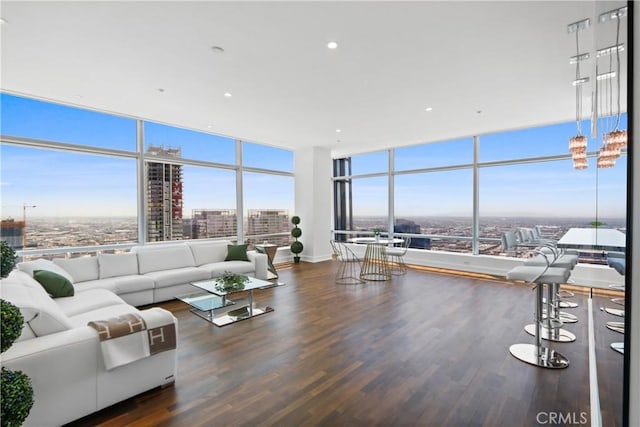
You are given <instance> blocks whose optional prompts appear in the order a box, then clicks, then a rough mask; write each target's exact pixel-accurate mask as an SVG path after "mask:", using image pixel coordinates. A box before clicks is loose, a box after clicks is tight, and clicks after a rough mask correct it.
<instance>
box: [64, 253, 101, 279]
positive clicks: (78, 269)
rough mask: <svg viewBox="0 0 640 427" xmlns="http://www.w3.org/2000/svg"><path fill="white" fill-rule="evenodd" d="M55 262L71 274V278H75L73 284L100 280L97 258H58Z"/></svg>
mask: <svg viewBox="0 0 640 427" xmlns="http://www.w3.org/2000/svg"><path fill="white" fill-rule="evenodd" d="M53 262H54V263H55V264H56V265H58V266H60V267H62V268H64V269H65V270H66V271H67V272H68V273H69V274H71V277H73V281H72V282H71V283H76V282H87V281H89V280H98V277H99V272H98V258H97V257H95V256H87V257H80V258H68V259H67V258H56V259H54V260H53Z"/></svg>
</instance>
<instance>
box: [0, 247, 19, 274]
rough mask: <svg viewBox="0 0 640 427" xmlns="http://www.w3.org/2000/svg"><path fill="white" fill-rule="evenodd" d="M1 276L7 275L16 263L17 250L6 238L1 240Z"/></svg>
mask: <svg viewBox="0 0 640 427" xmlns="http://www.w3.org/2000/svg"><path fill="white" fill-rule="evenodd" d="M0 257H1V258H0V277H7V276H8V275H9V273H11V270H13V267H15V265H16V251H14V250H13V248H12V247H11V246H9V244H8V243H7V242H5V241H4V240H3V241H2V242H0Z"/></svg>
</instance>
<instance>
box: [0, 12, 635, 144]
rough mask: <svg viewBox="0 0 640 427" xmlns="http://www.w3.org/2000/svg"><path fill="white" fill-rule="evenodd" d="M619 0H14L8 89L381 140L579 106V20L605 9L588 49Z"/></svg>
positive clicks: (192, 120)
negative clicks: (570, 27)
mask: <svg viewBox="0 0 640 427" xmlns="http://www.w3.org/2000/svg"><path fill="white" fill-rule="evenodd" d="M622 4H623V3H622V2H603V3H601V4H595V3H594V2H581V1H569V2H550V1H549V2H537V1H536V2H479V1H474V2H417V1H413V2H359V1H358V2H267V1H261V2H217V1H209V2H206V1H200V2H179V1H174V2H151V1H142V2H55V1H47V2H25V1H21V2H12V1H3V2H2V9H1V10H0V14H1V16H2V17H3V18H4V19H5V20H6V21H7V22H6V23H4V24H2V26H1V30H2V64H1V67H2V75H1V77H2V79H1V87H2V89H3V90H5V91H8V92H11V93H18V94H25V95H30V96H36V97H39V98H44V99H50V100H55V101H60V102H63V103H67V104H73V105H80V106H87V107H91V108H95V109H99V110H104V111H111V112H117V113H120V114H126V115H131V116H135V117H140V118H144V119H150V120H155V121H159V122H164V123H169V124H174V125H179V126H183V127H187V128H193V129H199V130H203V131H206V132H212V133H218V134H222V135H228V136H233V137H237V138H241V139H245V140H249V141H253V142H259V143H264V144H268V145H274V146H279V147H285V148H292V149H295V148H298V147H309V146H324V147H328V148H330V149H331V150H332V152H333V154H334V155H341V154H348V153H354V152H362V151H371V150H375V149H378V148H385V147H390V146H400V145H411V144H417V143H421V142H432V141H438V140H444V139H452V138H457V137H462V136H470V135H474V134H482V133H486V132H493V131H496V130H507V129H515V128H524V127H529V126H533V125H538V124H547V123H557V122H561V121H568V120H573V119H575V90H574V88H573V86H572V85H571V82H572V80H573V78H574V77H575V68H574V66H572V65H569V62H568V58H569V56H571V55H575V37H574V35H570V34H567V24H569V23H572V22H575V21H578V20H581V19H583V18H587V17H590V18H591V19H592V26H591V28H589V29H588V30H587V31H584V32H581V33H580V37H581V40H580V43H581V44H582V45H583V46H585V49H586V47H587V46H588V47H589V49H591V50H592V49H593V43H594V42H593V38H594V28H595V30H596V31H598V39H602V43H603V45H611V44H614V43H615V23H614V24H611V23H605V24H595V18H596V17H597V14H598V13H599V12H601V11H604V10H609V9H613V8H615V7H616V6H620V5H622ZM623 23H624V24H625V26H626V20H623ZM611 30H613V31H611ZM611 34H613V39H611ZM625 34H626V33H625ZM607 38H608V40H606V39H607ZM330 40H335V41H337V42H338V43H339V47H338V49H336V50H329V49H327V47H326V43H327V42H328V41H330ZM599 43H600V42H599ZM212 46H221V47H223V48H224V49H225V52H224V53H222V54H220V53H217V54H216V53H214V52H213V51H212V49H211V47H212ZM599 47H601V46H599ZM581 50H582V49H581ZM592 52H593V50H592ZM592 56H593V54H592ZM625 58H626V56H625ZM591 67H593V59H592V60H590V61H589V62H588V63H587V65H586V66H585V68H586V69H587V71H585V73H589V72H591V71H592V70H591ZM623 77H625V78H626V76H623ZM160 88H162V89H164V92H160V91H159V90H158V89H160ZM590 91H591V88H590V86H587V87H586V92H587V95H589V94H590ZM225 92H231V93H232V94H233V97H231V98H226V97H225V96H224V95H223V94H224V93H225ZM625 95H626V87H625V88H624V90H623V105H626V96H625ZM589 99H590V98H589V96H587V97H586V98H585V106H586V107H585V109H586V110H587V111H585V114H586V115H588V113H589V111H588V110H589V108H590V100H589ZM426 107H432V108H433V111H431V112H426V111H425V108H426ZM478 110H481V111H482V112H481V113H477V111H478ZM336 129H341V130H342V132H340V133H337V132H336ZM338 139H339V140H340V142H337V140H338Z"/></svg>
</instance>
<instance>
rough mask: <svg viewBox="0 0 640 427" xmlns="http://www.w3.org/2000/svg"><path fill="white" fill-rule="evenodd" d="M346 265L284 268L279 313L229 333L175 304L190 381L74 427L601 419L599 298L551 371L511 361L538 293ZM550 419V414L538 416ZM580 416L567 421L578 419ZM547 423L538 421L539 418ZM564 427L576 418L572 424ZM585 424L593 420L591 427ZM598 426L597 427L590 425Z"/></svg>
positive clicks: (270, 296) (524, 339)
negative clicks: (342, 274)
mask: <svg viewBox="0 0 640 427" xmlns="http://www.w3.org/2000/svg"><path fill="white" fill-rule="evenodd" d="M336 267H337V265H336V262H333V261H327V262H322V263H316V264H309V263H300V264H298V265H293V266H292V267H291V268H290V269H286V270H281V271H280V281H282V282H285V283H286V286H283V287H279V288H273V289H269V290H264V291H256V292H255V297H256V299H257V300H258V301H259V303H260V304H268V305H270V306H272V307H273V308H274V309H275V311H274V312H272V313H268V314H265V315H263V316H258V317H256V318H253V319H249V320H246V321H243V322H239V323H237V324H233V325H229V326H225V327H222V328H220V327H217V326H215V325H212V324H210V323H208V322H206V321H204V320H203V319H201V318H199V317H197V316H195V315H193V314H192V313H190V312H189V311H188V308H187V307H186V305H184V304H183V303H181V302H177V301H173V302H168V303H164V304H161V306H162V307H164V308H167V309H169V310H171V311H172V312H173V313H174V314H175V316H176V317H177V318H178V319H179V322H180V325H179V361H178V379H177V381H176V383H175V386H173V387H167V388H164V389H155V390H151V391H149V392H146V393H143V394H141V395H139V396H136V397H134V398H132V399H129V400H127V401H125V402H121V403H119V404H116V405H114V406H112V407H110V408H107V409H105V410H103V411H101V412H98V413H96V414H93V415H91V416H89V417H86V418H84V419H82V420H79V421H77V422H75V423H73V424H72V425H74V426H89V425H91V426H94V425H99V426H123V425H132V426H150V425H154V426H156V425H158V426H268V425H278V426H313V425H325V426H535V425H538V424H539V423H540V422H541V421H542V422H544V421H545V420H548V418H545V417H546V416H547V415H546V414H548V413H551V412H554V413H561V414H564V416H565V417H566V416H571V417H572V419H573V420H575V421H577V423H578V424H579V423H580V421H581V414H582V413H584V414H586V415H585V416H586V417H587V418H588V417H589V414H590V412H589V411H590V408H589V383H588V357H587V308H586V307H587V303H586V301H587V300H586V296H585V295H576V297H575V298H574V299H573V300H574V301H576V302H578V303H579V304H580V307H578V308H576V309H572V311H571V312H572V313H574V314H576V315H577V316H578V317H579V318H580V321H579V322H578V323H576V324H572V325H567V326H566V328H567V329H569V330H570V331H572V332H573V333H575V334H576V335H577V337H578V339H577V341H576V342H574V343H568V344H552V347H553V348H556V349H558V350H560V351H561V352H562V353H563V354H564V355H566V356H567V357H568V358H569V359H570V362H571V364H570V366H569V368H567V369H564V370H557V371H553V370H543V369H539V368H536V367H533V366H529V365H526V364H524V363H522V362H520V361H518V360H517V359H515V358H514V357H512V356H511V355H510V354H509V346H510V345H511V344H515V343H533V337H531V336H529V335H528V334H527V333H526V332H524V330H523V326H524V325H525V324H526V323H530V322H531V319H532V317H533V314H532V311H533V296H534V295H533V292H532V291H531V290H530V289H528V288H525V287H524V286H522V285H514V284H509V283H502V282H498V281H491V280H485V279H476V278H469V277H461V276H454V275H446V274H437V273H430V272H423V271H416V270H409V272H408V274H407V275H405V276H399V277H398V276H396V277H394V279H393V280H392V281H390V282H369V283H365V284H361V285H336V284H335V283H334V281H333V277H334V274H335V271H336ZM607 302H608V300H607V299H606V298H602V297H600V298H598V299H596V300H594V307H596V313H595V319H596V324H597V325H598V327H597V328H596V342H597V346H598V348H597V352H598V361H599V364H598V369H599V381H600V395H601V404H602V411H603V425H605V426H617V425H621V410H622V401H621V398H622V377H623V368H622V366H623V358H622V356H621V355H619V354H617V353H616V352H614V351H613V350H611V349H610V348H609V343H610V342H612V341H621V340H622V339H623V337H622V335H621V334H617V333H615V332H611V331H608V330H607V329H606V328H605V327H604V323H605V322H606V321H608V320H617V319H614V318H612V317H611V316H610V315H607V314H606V313H602V312H600V310H598V309H597V308H598V307H600V306H611V305H612V304H610V303H608V304H607ZM540 414H542V415H540ZM566 414H569V415H566ZM536 418H538V419H536ZM565 425H566V424H565ZM582 425H585V424H582ZM586 425H589V423H588V422H587V424H586Z"/></svg>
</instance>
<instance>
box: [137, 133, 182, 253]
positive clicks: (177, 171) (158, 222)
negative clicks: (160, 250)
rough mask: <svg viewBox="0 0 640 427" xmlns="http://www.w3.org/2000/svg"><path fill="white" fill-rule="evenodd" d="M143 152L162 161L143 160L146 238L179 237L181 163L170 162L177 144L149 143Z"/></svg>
mask: <svg viewBox="0 0 640 427" xmlns="http://www.w3.org/2000/svg"><path fill="white" fill-rule="evenodd" d="M147 154H149V155H153V156H158V157H160V158H161V159H162V161H158V162H146V177H147V240H148V241H150V242H157V241H162V240H181V239H182V238H183V236H184V234H183V230H182V165H177V164H173V163H170V159H169V160H167V161H165V159H166V158H172V157H173V158H180V157H181V149H180V148H167V149H165V148H164V147H158V146H154V145H149V148H148V149H147Z"/></svg>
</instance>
